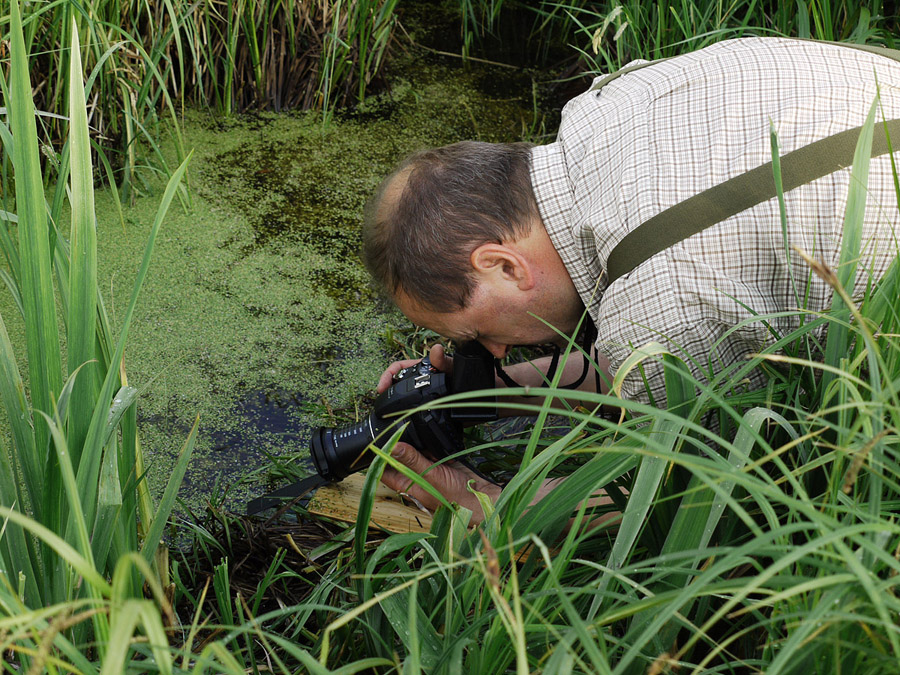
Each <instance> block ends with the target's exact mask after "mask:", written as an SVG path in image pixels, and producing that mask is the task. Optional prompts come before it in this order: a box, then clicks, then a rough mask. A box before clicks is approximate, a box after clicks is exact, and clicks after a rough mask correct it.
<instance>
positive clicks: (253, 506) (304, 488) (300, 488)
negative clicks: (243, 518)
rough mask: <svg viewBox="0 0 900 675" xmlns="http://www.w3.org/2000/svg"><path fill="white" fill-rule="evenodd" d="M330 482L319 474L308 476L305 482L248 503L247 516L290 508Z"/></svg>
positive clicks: (292, 484)
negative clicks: (268, 510)
mask: <svg viewBox="0 0 900 675" xmlns="http://www.w3.org/2000/svg"><path fill="white" fill-rule="evenodd" d="M329 482H330V481H329V480H328V479H327V478H323V477H322V476H319V475H318V474H314V475H312V476H307V477H306V478H304V479H303V480H300V481H297V482H296V483H291V484H290V485H287V486H285V487H283V488H281V489H280V490H275V491H274V492H269V493H268V494H265V495H263V496H262V497H257V498H256V499H252V500H251V501H249V502H248V503H247V515H248V516H252V515H254V514H257V513H259V512H260V511H265V510H266V509H271V508H275V507H279V506H288V505H289V504H290V503H293V502H295V501H300V499H301V498H303V497H304V496H306V495H307V494H309V493H310V492H313V491H315V490H318V489H319V488H320V487H322V486H323V485H325V484H327V483H329Z"/></svg>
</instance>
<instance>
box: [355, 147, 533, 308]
mask: <svg viewBox="0 0 900 675" xmlns="http://www.w3.org/2000/svg"><path fill="white" fill-rule="evenodd" d="M530 148H531V146H530V145H529V144H525V143H512V144H494V143H479V142H474V141H467V142H463V143H456V144H454V145H448V146H445V147H442V148H436V149H434V150H425V151H422V152H418V153H416V154H414V155H412V156H410V157H409V158H407V159H406V160H405V161H404V162H402V163H401V164H400V165H399V166H398V167H397V169H395V170H394V172H393V173H392V174H391V175H390V176H388V177H387V178H386V179H385V180H384V182H382V184H381V186H380V187H379V188H378V191H377V192H376V193H375V195H374V197H373V198H372V200H371V201H370V202H369V204H368V206H367V207H366V213H365V221H364V225H363V259H364V261H365V263H366V267H367V268H368V269H369V272H370V273H371V274H372V276H373V278H374V279H375V281H376V282H377V283H378V284H379V285H381V286H382V288H384V290H385V291H386V292H387V293H388V294H389V295H390V296H391V297H394V296H396V295H397V294H398V293H399V292H401V291H402V292H403V293H404V294H406V295H407V296H409V297H410V298H411V299H413V300H414V301H415V302H417V303H420V304H421V305H422V306H423V307H428V308H430V309H432V310H434V311H437V312H452V311H456V310H459V309H462V308H463V307H465V306H466V301H467V300H468V298H469V295H470V294H471V292H472V283H473V282H472V267H471V263H470V256H471V254H472V251H474V250H475V249H476V248H478V247H479V246H481V245H482V244H485V243H488V242H495V243H500V242H511V241H516V240H517V239H519V238H520V237H522V236H525V235H527V234H528V232H529V231H530V229H531V227H532V225H533V223H535V222H536V221H538V220H539V218H540V216H539V215H538V210H537V203H536V202H535V199H534V193H533V191H532V188H531V180H530V175H529V169H530V162H531V152H530Z"/></svg>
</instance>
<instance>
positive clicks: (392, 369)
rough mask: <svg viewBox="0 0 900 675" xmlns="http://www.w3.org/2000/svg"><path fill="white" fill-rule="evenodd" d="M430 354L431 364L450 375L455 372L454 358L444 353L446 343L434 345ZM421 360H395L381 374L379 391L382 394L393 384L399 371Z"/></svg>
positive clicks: (377, 388)
mask: <svg viewBox="0 0 900 675" xmlns="http://www.w3.org/2000/svg"><path fill="white" fill-rule="evenodd" d="M428 356H429V358H430V359H431V365H432V366H434V367H435V368H437V369H438V370H440V371H441V372H442V373H447V374H448V375H449V374H450V373H452V372H453V358H452V357H450V356H447V354H445V353H444V345H432V347H431V349H430V350H429V352H428ZM420 360H421V359H407V360H405V361H394V362H393V363H392V364H391V365H389V366H388V368H387V370H385V371H384V372H383V373H382V374H381V378H379V380H378V387H376V390H377V391H378V393H379V394H380V393H381V392H383V391H385V390H386V389H387V388H388V387H390V386H391V382H392V381H393V379H394V376H395V375H396V374H397V373H399V372H400V371H401V370H403V369H404V368H409V367H410V366H412V365H415V364H417V363H418V362H419V361H420Z"/></svg>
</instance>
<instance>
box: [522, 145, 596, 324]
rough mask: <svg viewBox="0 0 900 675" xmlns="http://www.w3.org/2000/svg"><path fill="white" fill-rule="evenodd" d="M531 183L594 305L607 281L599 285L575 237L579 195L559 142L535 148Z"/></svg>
mask: <svg viewBox="0 0 900 675" xmlns="http://www.w3.org/2000/svg"><path fill="white" fill-rule="evenodd" d="M531 186H532V188H533V190H534V197H535V199H536V200H537V205H538V211H539V212H540V214H541V220H542V221H543V223H544V228H545V229H546V230H547V234H548V235H549V236H550V241H551V242H553V246H554V248H555V249H556V251H557V253H559V257H560V258H562V261H563V264H564V265H565V266H566V269H567V270H568V271H569V276H571V277H572V282H573V283H574V284H575V289H576V290H577V291H578V294H579V295H580V296H581V299H582V301H583V302H584V303H585V306H587V307H590V306H591V305H593V304H595V303H596V302H598V301H599V296H600V292H602V290H603V289H604V288H605V285H606V284H605V283H604V282H603V281H601V282H600V287H599V288H598V280H597V277H596V275H592V274H590V273H589V272H588V270H587V269H586V267H585V264H584V259H583V258H582V255H581V249H580V246H579V244H578V242H577V241H576V240H575V235H574V232H573V224H574V206H575V198H574V195H573V193H572V185H571V183H570V181H569V175H568V170H567V166H566V157H565V151H564V150H563V147H562V144H560V143H558V142H557V143H550V144H549V145H539V146H537V147H534V148H532V150H531ZM603 276H604V277H605V276H606V275H605V274H604V275H603ZM598 291H599V292H598Z"/></svg>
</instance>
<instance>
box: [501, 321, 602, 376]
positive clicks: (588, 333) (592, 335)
mask: <svg viewBox="0 0 900 675" xmlns="http://www.w3.org/2000/svg"><path fill="white" fill-rule="evenodd" d="M585 321H586V323H585V326H584V332H583V333H582V338H581V347H582V349H583V350H584V353H583V354H582V359H583V361H584V367H583V368H582V370H581V375H580V376H579V377H578V379H577V380H575V381H574V382H570V383H569V384H561V385H560V386H559V388H560V389H577V388H578V387H580V386H581V383H582V382H584V380H585V378H586V377H587V374H588V370H589V369H590V367H591V359H590V355H591V354H593V350H594V340H596V339H597V327H596V326H595V325H594V322H593V321H592V320H591V317H590V316H585ZM560 353H561V350H560V348H559V346H558V345H553V355H552V356H551V358H550V367H549V368H548V369H547V375H546V377H547V380H548V381H550V382H552V381H553V378H554V377H556V370H557V368H559V356H560ZM494 369H495V370H496V371H497V377H499V378H500V379H501V380H502V381H503V383H504V384H505V385H506V386H507V387H521V386H522V385H521V384H519V383H518V382H516V381H515V380H514V379H512V377H510V376H509V373H507V372H506V371H505V370H503V366H502V365H500V359H494ZM595 376H596V380H597V391H600V373H599V371H598V372H595Z"/></svg>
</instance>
